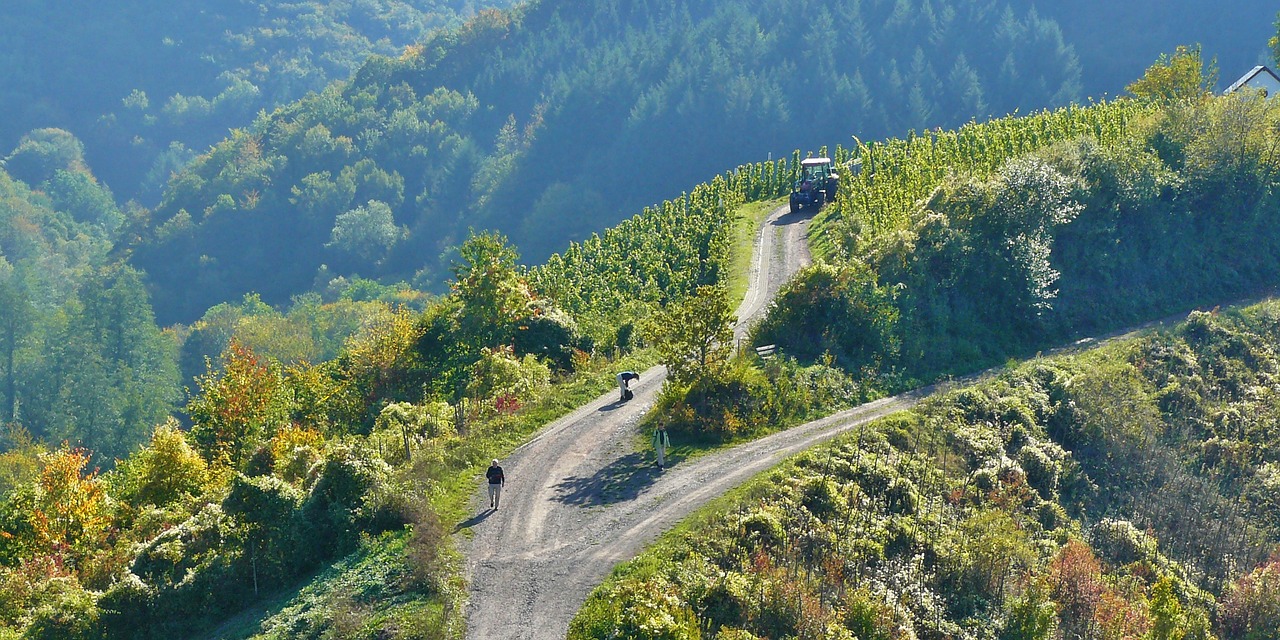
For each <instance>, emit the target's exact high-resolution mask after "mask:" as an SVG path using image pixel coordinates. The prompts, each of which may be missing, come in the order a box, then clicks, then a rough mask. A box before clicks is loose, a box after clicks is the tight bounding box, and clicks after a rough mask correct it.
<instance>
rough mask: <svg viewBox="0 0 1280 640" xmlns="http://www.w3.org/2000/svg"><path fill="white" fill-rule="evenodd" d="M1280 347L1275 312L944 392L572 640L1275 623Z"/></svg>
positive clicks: (658, 557) (1110, 631) (701, 548)
mask: <svg viewBox="0 0 1280 640" xmlns="http://www.w3.org/2000/svg"><path fill="white" fill-rule="evenodd" d="M1278 352H1280V303H1276V302H1267V303H1264V304H1260V305H1258V306H1254V307H1250V308H1248V309H1244V310H1241V311H1227V312H1214V313H1204V312H1196V313H1193V314H1192V315H1191V316H1190V317H1188V319H1187V321H1186V322H1184V323H1182V324H1180V325H1178V326H1177V327H1174V328H1171V329H1167V330H1161V331H1157V332H1151V333H1148V334H1145V335H1142V336H1140V337H1135V338H1129V339H1125V340H1123V341H1119V342H1116V343H1114V344H1109V345H1106V346H1103V347H1100V348H1097V349H1094V350H1091V351H1088V352H1083V353H1079V354H1076V355H1071V356H1062V357H1054V358H1040V359H1035V360H1032V361H1030V362H1028V363H1026V364H1023V365H1019V366H1016V367H1012V368H1010V369H1007V370H1006V371H1004V372H1003V373H1001V374H999V375H998V376H996V377H994V378H993V379H990V380H987V381H984V382H981V383H978V384H975V385H973V386H969V387H965V388H961V389H957V390H954V391H950V392H947V393H945V394H942V395H940V396H937V397H935V398H932V399H930V400H928V401H926V402H924V403H922V404H921V405H919V406H918V407H917V408H916V409H913V410H911V411H909V412H904V413H901V414H898V415H895V416H892V417H890V418H886V419H883V420H881V421H879V422H877V423H875V424H873V425H870V426H868V427H866V428H863V429H861V430H860V431H858V432H857V433H851V434H849V435H847V436H844V437H842V438H840V439H838V440H837V441H835V442H833V443H832V444H829V445H825V446H823V447H820V448H818V449H816V450H813V451H811V452H808V453H805V454H802V455H801V456H798V457H797V458H795V459H793V460H792V461H790V462H788V463H787V464H785V465H784V466H783V467H781V468H779V469H777V470H775V471H773V472H771V473H770V474H768V475H766V476H763V477H761V478H759V479H757V480H756V481H754V482H753V483H751V485H750V486H749V487H747V488H745V489H744V490H742V491H741V492H739V493H738V495H736V496H734V497H733V498H732V499H728V500H726V501H724V502H723V503H722V504H720V505H717V506H716V507H714V508H712V509H710V510H708V512H706V513H703V514H702V515H700V516H697V517H695V518H693V519H692V521H691V522H690V523H688V524H686V525H684V526H683V527H682V528H681V529H680V530H678V531H676V532H673V533H671V534H668V536H666V537H665V538H664V539H663V540H661V541H660V542H659V543H658V544H656V545H655V546H654V547H653V548H652V549H651V550H650V551H648V552H647V553H646V554H645V555H643V556H641V557H640V558H638V559H636V560H634V561H632V562H631V563H628V564H627V565H624V566H623V567H621V568H620V569H619V570H618V571H616V572H615V575H614V576H613V578H611V580H610V581H609V582H608V583H607V584H605V585H604V586H602V587H601V588H599V589H598V590H597V591H596V593H595V594H593V596H592V597H591V598H590V600H589V601H588V603H587V605H586V606H585V607H584V608H583V610H582V612H581V613H580V614H579V616H578V617H577V619H576V620H575V621H574V623H573V626H572V631H571V633H570V637H573V638H605V637H628V638H694V637H717V638H735V639H742V638H755V637H761V638H764V637H770V638H782V637H796V638H855V637H856V638H862V639H867V638H895V639H896V638H954V637H974V638H1055V637H1068V638H1077V637H1088V638H1208V637H1214V636H1217V637H1222V638H1267V637H1274V636H1275V634H1276V633H1277V632H1280V616H1277V615H1276V614H1275V612H1276V611H1277V610H1278V608H1277V607H1278V606H1280V599H1278V598H1277V596H1276V593H1277V592H1278V588H1280V578H1278V577H1277V576H1280V571H1278V570H1277V565H1276V563H1275V560H1274V558H1275V556H1273V555H1271V554H1272V553H1273V552H1274V550H1275V549H1276V548H1277V543H1280V519H1278V516H1280V504H1278V503H1277V502H1276V500H1275V497H1274V496H1275V488H1276V484H1277V482H1278V480H1277V475H1276V469H1277V465H1278V464H1280V450H1277V449H1276V446H1275V442H1277V435H1280V434H1277V433H1276V425H1277V424H1280V420H1277V408H1276V407H1277V406H1280V404H1278V403H1276V401H1275V395H1276V393H1277V391H1276V389H1277V386H1276V382H1277V381H1276V375H1277V372H1280V357H1278V356H1277V355H1276V354H1277V353H1278Z"/></svg>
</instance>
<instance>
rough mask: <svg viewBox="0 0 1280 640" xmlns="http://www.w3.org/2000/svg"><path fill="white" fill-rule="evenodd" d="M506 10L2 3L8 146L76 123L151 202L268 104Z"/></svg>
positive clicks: (413, 2) (254, 0)
mask: <svg viewBox="0 0 1280 640" xmlns="http://www.w3.org/2000/svg"><path fill="white" fill-rule="evenodd" d="M509 4H510V1H509V0H493V1H492V2H479V3H476V2H467V1H459V0H360V1H356V2H331V3H321V2H310V1H304V2H282V1H280V0H232V1H231V2H223V3H208V2H194V1H191V0H175V1H170V2H157V1H155V0H131V1H129V2H120V3H113V4H111V5H110V6H107V5H103V4H101V3H95V2H82V1H76V0H60V1H58V2H39V1H32V0H11V1H9V2H5V3H3V5H0V23H3V24H4V25H5V29H6V37H5V38H2V39H0V68H3V69H5V72H4V73H3V74H0V112H3V113H5V116H6V117H5V119H4V121H3V122H0V154H8V153H9V151H10V150H12V149H14V148H15V147H17V146H18V144H19V140H20V139H21V138H22V136H24V135H25V134H26V133H27V132H29V131H31V130H33V129H37V128H48V127H57V128H61V129H65V130H68V131H71V132H72V133H73V134H74V135H75V136H76V137H78V138H80V139H81V140H84V141H85V143H86V147H87V148H86V152H87V155H88V159H89V162H90V164H91V165H92V166H93V167H94V168H95V170H96V172H97V173H98V174H99V175H100V176H101V177H102V178H104V179H105V180H106V182H107V183H108V184H110V185H111V186H112V188H113V190H114V191H115V192H116V193H117V194H118V195H119V196H120V197H121V199H122V200H128V199H132V198H138V199H140V200H141V201H143V202H145V203H146V204H147V205H148V206H151V205H154V204H155V203H156V202H157V201H158V200H159V197H160V193H161V190H162V189H163V187H164V185H165V182H167V180H168V178H169V172H171V171H176V170H177V169H179V168H181V166H182V165H183V164H185V163H186V162H188V161H189V160H190V159H191V158H192V157H194V156H195V154H196V153H198V152H200V151H202V150H204V149H206V148H208V146H209V145H211V144H213V143H214V142H216V141H218V140H220V139H222V138H223V137H225V136H226V133H227V129H229V128H232V127H236V126H243V125H244V124H246V123H248V122H249V121H251V120H252V119H253V117H254V115H255V114H256V113H258V112H259V111H260V110H263V109H266V110H271V109H273V108H275V107H276V106H277V105H281V104H286V103H289V102H292V101H294V100H297V99H299V98H301V97H302V96H304V95H306V94H307V93H308V92H310V91H318V90H320V89H323V88H324V87H325V86H326V85H328V84H329V83H330V82H332V81H336V80H346V79H347V78H349V77H350V76H351V74H352V73H353V72H354V71H355V70H356V69H357V68H359V66H360V65H361V64H363V63H364V61H365V60H366V59H367V58H368V57H369V56H371V55H375V54H380V55H398V54H399V53H400V51H402V50H403V48H404V47H405V46H406V45H408V44H411V43H414V42H417V41H419V40H421V39H423V38H425V37H427V34H429V33H430V32H431V31H432V30H433V29H437V28H443V27H447V26H454V25H457V24H459V23H461V22H462V20H464V19H466V18H468V17H470V16H472V15H474V13H475V11H476V10H477V9H479V8H484V7H495V6H497V7H503V6H508V5H509ZM19 177H20V178H22V179H27V176H19ZM32 186H35V185H34V184H33V185H32Z"/></svg>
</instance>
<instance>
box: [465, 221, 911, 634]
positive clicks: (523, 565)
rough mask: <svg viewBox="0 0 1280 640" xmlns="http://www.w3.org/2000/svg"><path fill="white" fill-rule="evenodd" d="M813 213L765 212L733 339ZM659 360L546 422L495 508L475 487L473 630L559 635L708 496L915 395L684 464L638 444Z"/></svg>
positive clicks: (657, 383) (777, 277) (796, 254)
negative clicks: (661, 460)
mask: <svg viewBox="0 0 1280 640" xmlns="http://www.w3.org/2000/svg"><path fill="white" fill-rule="evenodd" d="M809 219H810V215H808V214H807V212H805V213H801V214H790V213H787V210H786V208H785V207H784V208H781V209H778V210H776V211H774V212H773V213H772V214H770V215H769V216H768V218H767V219H766V220H765V223H764V224H763V225H762V227H761V231H760V233H759V235H758V236H757V238H756V245H755V259H754V261H753V268H752V270H751V279H750V285H749V289H748V292H747V295H746V296H745V298H744V300H743V302H742V305H741V306H740V307H739V308H738V311H737V314H738V317H739V318H741V319H742V320H741V321H740V323H739V326H738V328H737V329H736V330H735V335H736V337H737V338H739V339H740V338H741V337H742V336H743V335H745V331H746V326H747V325H748V323H749V322H750V321H751V320H753V319H755V318H757V317H759V316H760V315H761V314H762V313H763V312H764V310H765V309H766V308H767V305H768V302H769V300H771V299H772V298H773V296H774V294H775V293H776V292H777V290H778V288H779V286H780V285H781V284H782V283H783V282H784V281H785V280H786V279H787V278H788V277H790V276H791V275H792V274H794V273H795V272H796V270H798V269H799V268H800V267H801V266H802V265H804V264H806V263H808V261H809V251H808V247H807V245H806V243H805V239H804V238H805V228H806V226H807V224H808V221H809ZM665 377H666V375H665V370H664V369H663V368H662V367H654V368H652V369H650V370H648V371H645V372H642V373H641V379H640V381H639V383H638V384H634V385H633V387H632V388H633V390H634V391H635V398H634V399H632V400H631V401H630V402H626V403H620V402H618V396H617V392H616V391H615V392H612V393H608V394H605V395H604V396H602V397H600V398H597V399H596V400H595V401H593V402H591V403H590V404H588V405H586V406H584V407H582V408H580V409H578V410H577V411H575V412H574V413H573V414H571V415H568V416H565V417H564V418H561V419H560V420H558V421H556V422H554V423H552V424H550V425H548V426H547V427H546V428H545V429H543V430H542V431H541V432H539V434H538V435H537V436H535V437H534V438H533V439H532V440H531V441H530V442H528V443H526V444H525V445H523V446H522V447H520V448H519V449H518V450H516V451H515V452H513V453H512V454H511V455H510V456H508V458H507V459H505V460H503V461H502V466H503V469H504V470H505V472H506V477H507V484H506V488H505V489H504V491H503V496H502V502H501V505H500V508H499V510H497V511H490V510H489V509H488V508H487V507H488V502H487V500H488V497H487V495H486V493H485V492H484V490H483V487H480V490H478V491H477V492H476V496H475V499H474V501H473V505H474V514H475V515H474V516H473V517H472V518H471V519H470V520H468V521H467V522H465V523H463V527H465V528H469V529H470V532H471V536H470V539H467V538H466V537H462V536H460V538H459V544H461V545H462V548H463V549H464V551H465V553H466V557H467V571H468V574H469V575H468V578H469V581H470V594H469V601H468V605H467V612H466V619H467V637H468V638H472V639H475V640H495V639H503V640H507V639H514V638H522V639H538V640H541V639H547V640H550V639H557V640H558V639H561V638H564V637H565V633H566V632H567V630H568V627H569V621H570V620H571V619H572V618H573V616H574V614H575V613H577V611H578V609H579V608H580V607H581V606H582V603H583V602H584V601H585V600H586V598H587V595H588V594H590V592H591V590H592V589H594V588H595V587H596V586H597V585H599V584H600V583H601V582H602V581H603V580H604V578H605V577H606V576H607V575H608V574H609V571H610V570H611V569H612V568H613V567H614V565H616V564H618V563H619V562H622V561H624V560H627V559H629V558H631V557H633V556H635V555H636V554H637V553H638V552H639V551H641V550H642V549H643V548H644V547H645V545H647V544H649V543H650V542H652V541H653V540H654V539H655V538H657V536H658V535H660V534H661V533H662V532H664V531H666V530H667V529H669V528H670V527H671V526H672V525H674V524H675V523H677V522H679V521H680V520H681V519H682V518H684V517H685V516H687V515H688V514H689V513H691V512H693V511H694V510H696V509H697V508H699V507H701V506H702V505H704V504H706V503H707V502H708V501H710V500H711V499H713V498H715V497H717V496H719V495H721V494H723V493H724V492H725V491H727V490H729V489H731V488H733V487H735V486H737V485H739V484H741V483H742V482H744V481H746V480H748V479H749V478H751V476H753V475H755V474H757V473H759V472H761V471H764V470H766V469H768V468H769V467H771V466H773V465H775V464H777V463H778V462H779V461H781V460H782V459H783V458H784V457H786V456H788V455H791V454H793V453H796V452H798V451H801V450H803V449H805V448H808V447H810V446H813V445H814V444H817V443H818V442H821V441H823V440H826V439H829V438H831V437H833V436H835V435H836V434H838V433H841V432H843V431H846V430H849V429H851V428H854V427H856V426H857V425H859V424H863V423H865V422H867V421H870V420H873V419H875V418H877V417H880V416H883V415H886V414H888V413H891V412H893V411H897V410H899V409H903V408H906V407H908V406H910V405H911V404H914V402H915V399H916V398H917V397H920V396H918V395H905V396H898V397H894V398H887V399H884V400H880V401H877V402H874V403H871V404H868V405H864V406H862V407H858V408H856V409H852V410H849V411H845V412H843V413H840V414H837V415H834V416H831V417H828V418H825V419H823V420H818V421H815V422H811V423H808V424H805V425H802V426H800V427H796V428H794V429H790V430H788V431H786V432H783V433H778V434H774V435H772V436H770V437H767V438H763V439H761V440H757V441H755V442H751V443H747V444H744V445H741V446H738V447H735V448H733V449H729V450H726V451H722V452H720V453H717V454H714V455H710V456H705V457H702V458H699V459H698V460H696V461H692V462H686V461H681V460H679V459H672V460H669V461H668V462H669V464H668V467H667V469H666V470H665V471H659V470H658V469H657V468H655V466H654V464H653V457H652V454H651V452H650V451H649V450H648V448H647V447H644V448H642V449H640V450H638V451H637V450H636V448H635V446H634V443H635V433H636V430H637V428H638V424H639V421H640V419H641V417H642V416H644V414H645V412H646V411H648V409H649V408H650V407H651V406H652V405H653V402H654V399H655V398H656V397H657V393H658V390H659V389H660V388H661V386H662V381H663V379H664V378H665Z"/></svg>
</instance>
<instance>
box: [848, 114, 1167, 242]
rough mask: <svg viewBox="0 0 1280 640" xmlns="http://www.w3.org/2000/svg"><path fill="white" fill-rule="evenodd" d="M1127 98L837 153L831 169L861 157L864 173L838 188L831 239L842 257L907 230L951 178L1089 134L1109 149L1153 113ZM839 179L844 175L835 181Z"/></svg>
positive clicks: (984, 172) (994, 168)
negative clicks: (867, 241) (858, 246)
mask: <svg viewBox="0 0 1280 640" xmlns="http://www.w3.org/2000/svg"><path fill="white" fill-rule="evenodd" d="M1155 111H1156V110H1155V108H1154V107H1153V106H1151V105H1148V104H1143V103H1139V102H1135V101H1132V100H1118V101H1115V102H1103V103H1098V104H1094V105H1091V106H1087V107H1082V106H1078V105H1071V106H1069V107H1064V108H1062V109H1057V110H1053V111H1043V112H1039V113H1035V114H1032V115H1029V116H1026V117H1012V118H1002V119H999V120H992V121H990V122H984V123H970V124H968V125H966V126H964V127H961V128H960V129H957V130H954V131H925V132H924V133H923V134H916V133H915V132H914V131H912V132H911V133H909V134H908V135H907V137H906V138H896V139H890V140H885V141H883V142H868V143H865V144H860V145H859V146H858V147H857V148H856V149H854V150H852V151H851V152H846V151H845V150H844V149H839V150H837V156H836V164H837V165H843V164H847V163H848V161H849V159H850V158H849V156H853V157H856V158H860V159H861V162H862V171H861V172H860V173H859V174H857V175H853V176H850V177H849V179H847V180H846V181H845V183H844V184H842V185H841V187H840V192H839V196H838V198H837V200H836V203H835V207H834V208H833V209H831V210H830V211H829V212H828V216H829V217H831V218H832V219H833V220H834V221H833V223H832V225H831V231H830V232H831V233H832V234H833V235H834V236H835V238H834V240H835V243H836V246H837V247H842V248H843V249H844V250H843V253H844V255H845V256H848V255H851V252H852V250H853V247H854V245H855V243H856V241H857V239H858V238H860V237H861V238H862V239H868V238H870V237H875V236H883V235H885V234H888V233H892V232H893V231H897V230H899V229H904V228H906V227H908V226H910V225H911V224H912V222H913V218H914V217H915V216H916V214H917V213H918V212H919V211H920V209H921V205H922V203H923V201H924V200H925V199H927V198H928V197H929V196H930V194H932V193H933V192H934V190H936V189H937V188H938V186H939V185H941V184H942V182H943V181H944V180H946V179H947V178H948V177H949V176H956V175H966V176H979V177H982V176H989V175H993V174H995V173H997V172H998V171H999V170H1000V168H1001V167H1002V166H1003V165H1004V164H1005V163H1007V162H1009V161H1010V160H1011V159H1014V158H1018V157H1021V156H1023V155H1026V154H1028V153H1031V152H1033V151H1036V150H1038V149H1042V148H1044V147H1047V146H1049V145H1052V144H1055V143H1058V142H1062V141H1064V140H1072V139H1075V138H1079V137H1081V136H1091V137H1092V138H1093V139H1094V140H1096V141H1097V142H1098V143H1099V144H1100V145H1104V146H1108V145H1113V144H1116V143H1118V142H1120V141H1121V140H1123V139H1125V138H1126V137H1127V136H1129V135H1130V134H1131V130H1130V129H1131V124H1132V123H1134V122H1137V121H1139V120H1141V119H1142V118H1144V117H1150V116H1151V115H1153V114H1154V113H1155ZM841 177H842V178H843V177H844V176H841Z"/></svg>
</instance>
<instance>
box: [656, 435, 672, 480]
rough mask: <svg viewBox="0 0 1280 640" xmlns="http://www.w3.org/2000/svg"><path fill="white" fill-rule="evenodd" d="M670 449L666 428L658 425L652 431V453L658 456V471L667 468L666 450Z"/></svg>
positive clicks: (669, 439)
mask: <svg viewBox="0 0 1280 640" xmlns="http://www.w3.org/2000/svg"><path fill="white" fill-rule="evenodd" d="M670 448H671V438H668V437H667V426H666V425H661V424H660V425H658V428H657V429H654V430H653V452H654V453H656V454H658V460H657V465H658V468H659V469H662V468H664V467H666V466H667V449H670Z"/></svg>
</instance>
